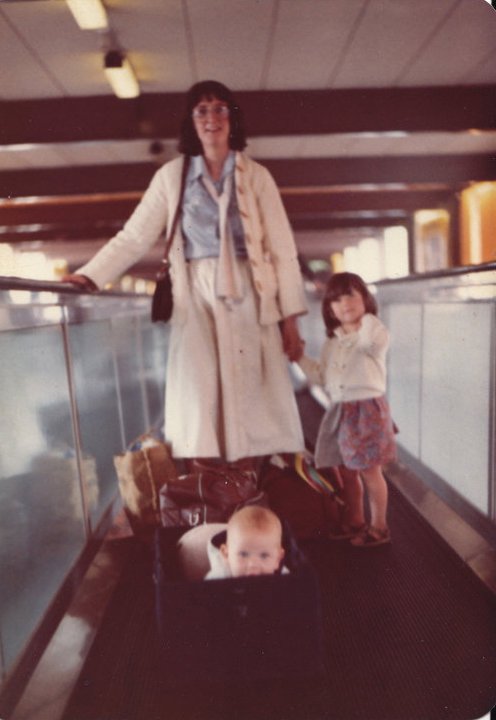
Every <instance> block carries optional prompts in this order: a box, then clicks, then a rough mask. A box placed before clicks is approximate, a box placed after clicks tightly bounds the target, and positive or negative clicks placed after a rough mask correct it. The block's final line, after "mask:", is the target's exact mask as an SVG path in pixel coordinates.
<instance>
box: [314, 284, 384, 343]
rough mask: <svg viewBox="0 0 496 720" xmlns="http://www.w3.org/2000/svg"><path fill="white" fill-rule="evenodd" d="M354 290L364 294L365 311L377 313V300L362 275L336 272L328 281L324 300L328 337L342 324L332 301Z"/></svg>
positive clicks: (323, 314) (323, 308) (323, 306)
mask: <svg viewBox="0 0 496 720" xmlns="http://www.w3.org/2000/svg"><path fill="white" fill-rule="evenodd" d="M352 290H356V291H357V292H359V293H360V295H361V296H362V298H363V304H364V305H365V312H366V313H370V314H371V315H377V302H376V300H375V298H374V296H373V295H372V294H371V292H370V290H369V289H368V287H367V285H366V284H365V283H364V281H363V280H362V278H361V277H360V275H356V274H355V273H350V272H341V273H335V274H334V275H331V277H330V278H329V280H328V281H327V287H326V291H325V295H324V299H323V300H322V317H323V318H324V323H325V326H326V330H327V335H328V337H332V336H333V334H334V330H335V329H336V328H337V327H339V326H340V325H341V323H340V322H339V320H338V319H337V317H336V316H335V315H334V313H333V312H332V308H331V303H332V302H334V301H335V300H337V299H338V298H339V297H341V295H349V294H351V291H352Z"/></svg>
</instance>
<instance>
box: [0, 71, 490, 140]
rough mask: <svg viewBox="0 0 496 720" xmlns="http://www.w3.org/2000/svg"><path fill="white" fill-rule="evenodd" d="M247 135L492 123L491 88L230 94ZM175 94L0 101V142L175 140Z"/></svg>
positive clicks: (179, 103) (178, 105) (179, 107)
mask: <svg viewBox="0 0 496 720" xmlns="http://www.w3.org/2000/svg"><path fill="white" fill-rule="evenodd" d="M236 95H237V98H238V100H239V103H240V106H241V107H242V108H243V113H244V116H245V120H246V127H247V131H248V134H249V136H251V137H256V136H260V135H269V136H270V135H292V134H308V133H342V132H387V131H404V132H418V131H425V130H445V131H447V130H466V129H470V128H479V129H494V128H496V86H494V85H481V86H457V87H424V88H361V89H360V88H358V89H344V90H288V91H285V90H277V91H251V92H239V93H237V94H236ZM183 109H184V95H183V94H182V93H161V94H158V93H157V94H151V95H142V96H140V97H139V98H136V99H135V100H118V99H117V98H115V97H113V96H103V97H102V96H98V97H68V98H61V99H53V98H49V99H44V100H19V101H3V102H0V115H1V118H2V122H1V124H0V144H3V145H8V144H15V143H47V142H50V143H56V142H70V141H83V140H109V139H112V140H115V139H126V138H127V139H130V138H156V137H167V138H170V137H177V135H178V130H179V126H180V121H181V118H182V114H183Z"/></svg>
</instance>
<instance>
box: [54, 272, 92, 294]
mask: <svg viewBox="0 0 496 720" xmlns="http://www.w3.org/2000/svg"><path fill="white" fill-rule="evenodd" d="M61 282H63V283H71V284H72V285H77V287H79V288H81V290H87V291H88V292H94V291H95V290H98V287H97V285H95V283H94V282H93V280H90V278H89V277H86V275H80V274H79V273H70V274H69V275H64V277H63V278H62V280H61Z"/></svg>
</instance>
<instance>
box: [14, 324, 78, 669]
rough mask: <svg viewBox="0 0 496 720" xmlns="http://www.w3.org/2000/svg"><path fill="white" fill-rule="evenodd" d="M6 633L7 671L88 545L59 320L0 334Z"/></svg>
mask: <svg viewBox="0 0 496 720" xmlns="http://www.w3.org/2000/svg"><path fill="white" fill-rule="evenodd" d="M0 397H1V398H2V412H1V413H0V577H1V582H0V633H1V637H2V645H3V655H4V661H5V669H6V670H8V669H9V668H10V667H11V666H12V664H13V662H14V661H15V659H16V657H17V655H18V654H19V652H20V651H21V650H22V648H23V647H24V645H25V644H26V642H27V641H28V639H29V637H30V635H31V634H32V632H33V631H34V629H35V627H36V626H37V624H38V622H39V620H40V619H41V617H42V616H43V614H44V613H45V611H46V610H47V607H48V605H49V603H50V601H51V600H52V598H53V596H54V595H55V593H56V592H57V590H58V589H59V587H60V585H61V583H62V582H63V580H64V578H65V576H66V575H67V573H68V571H69V570H70V568H71V566H72V565H73V563H74V562H75V560H76V559H77V556H78V555H79V553H80V551H81V550H82V548H83V546H84V543H85V533H84V524H83V509H82V503H81V492H80V484H79V477H78V470H77V464H76V457H75V450H74V447H75V446H74V437H73V431H72V421H71V409H70V399H69V389H68V380H67V372H66V363H65V357H64V350H63V337H62V331H61V328H60V327H59V326H50V327H38V328H35V329H33V330H18V331H16V332H10V331H9V332H2V333H0Z"/></svg>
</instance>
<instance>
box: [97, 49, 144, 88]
mask: <svg viewBox="0 0 496 720" xmlns="http://www.w3.org/2000/svg"><path fill="white" fill-rule="evenodd" d="M105 75H106V76H107V80H108V81H109V83H110V85H111V86H112V90H113V91H114V93H115V94H116V95H117V97H118V98H134V97H138V95H139V94H140V89H139V85H138V81H137V80H136V76H135V74H134V72H133V68H132V67H131V63H130V62H129V60H128V59H127V58H126V57H125V55H123V54H122V53H121V52H120V51H119V50H109V51H108V53H107V54H106V55H105Z"/></svg>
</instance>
